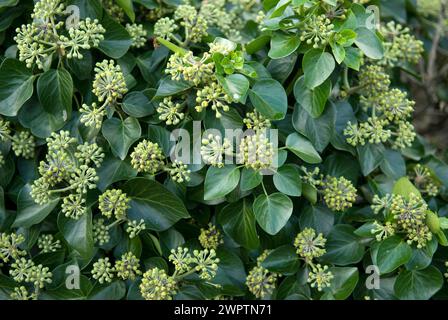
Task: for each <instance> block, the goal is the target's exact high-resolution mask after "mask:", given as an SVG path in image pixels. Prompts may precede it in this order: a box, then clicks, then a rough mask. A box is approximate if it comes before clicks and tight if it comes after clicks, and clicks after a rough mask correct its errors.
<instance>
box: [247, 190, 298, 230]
mask: <svg viewBox="0 0 448 320" xmlns="http://www.w3.org/2000/svg"><path fill="white" fill-rule="evenodd" d="M253 209H254V213H255V218H256V219H257V222H258V224H259V225H260V227H261V228H263V230H264V231H266V232H267V233H268V234H270V235H275V234H277V233H278V232H279V231H280V230H281V229H282V228H283V227H284V226H285V225H286V223H287V222H288V220H289V218H290V217H291V214H292V209H293V205H292V201H291V199H290V198H289V197H288V196H286V195H284V194H282V193H273V194H270V195H265V194H262V195H259V196H258V197H257V198H256V199H255V201H254V204H253Z"/></svg>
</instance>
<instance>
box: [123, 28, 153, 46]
mask: <svg viewBox="0 0 448 320" xmlns="http://www.w3.org/2000/svg"><path fill="white" fill-rule="evenodd" d="M126 30H127V31H128V32H129V35H130V36H131V38H132V47H134V48H141V47H143V46H144V45H145V43H146V40H147V39H146V37H147V35H148V32H147V31H146V30H145V29H143V25H142V24H136V23H133V24H129V23H127V24H126Z"/></svg>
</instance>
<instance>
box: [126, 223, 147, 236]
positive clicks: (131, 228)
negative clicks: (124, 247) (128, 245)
mask: <svg viewBox="0 0 448 320" xmlns="http://www.w3.org/2000/svg"><path fill="white" fill-rule="evenodd" d="M145 229H146V225H145V221H144V220H143V219H141V220H140V221H137V220H131V221H129V222H128V224H127V227H126V232H127V233H128V234H129V238H131V239H132V238H135V237H136V236H138V234H139V233H140V232H142V231H143V230H145Z"/></svg>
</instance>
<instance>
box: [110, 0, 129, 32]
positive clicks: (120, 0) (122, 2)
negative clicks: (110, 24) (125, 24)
mask: <svg viewBox="0 0 448 320" xmlns="http://www.w3.org/2000/svg"><path fill="white" fill-rule="evenodd" d="M116 1H117V4H118V5H119V6H120V7H121V8H122V9H123V11H124V12H125V13H126V15H127V16H128V17H129V19H131V21H132V22H134V20H135V12H134V7H133V5H132V0H116ZM106 30H107V29H106Z"/></svg>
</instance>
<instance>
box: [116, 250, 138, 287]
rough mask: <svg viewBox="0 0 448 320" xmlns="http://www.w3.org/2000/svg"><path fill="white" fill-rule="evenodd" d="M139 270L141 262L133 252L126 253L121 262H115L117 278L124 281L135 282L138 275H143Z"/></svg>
mask: <svg viewBox="0 0 448 320" xmlns="http://www.w3.org/2000/svg"><path fill="white" fill-rule="evenodd" d="M139 268H140V260H139V259H138V258H137V257H136V256H135V255H134V254H133V253H132V252H126V253H125V254H123V255H122V256H121V259H120V260H117V261H116V262H115V271H116V272H117V276H118V277H120V278H122V279H123V280H127V279H130V280H135V278H136V277H137V276H138V275H140V274H142V272H141V271H140V270H139Z"/></svg>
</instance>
